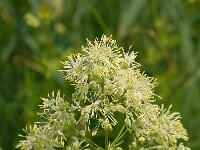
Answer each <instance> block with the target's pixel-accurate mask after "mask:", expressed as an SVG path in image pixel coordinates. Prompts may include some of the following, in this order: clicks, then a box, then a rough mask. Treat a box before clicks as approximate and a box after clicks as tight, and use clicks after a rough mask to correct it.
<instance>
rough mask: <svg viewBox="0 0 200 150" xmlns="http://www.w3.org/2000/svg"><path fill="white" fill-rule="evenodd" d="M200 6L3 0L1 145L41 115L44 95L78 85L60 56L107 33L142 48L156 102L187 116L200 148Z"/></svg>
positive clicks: (179, 0) (156, 0) (185, 0)
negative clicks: (65, 76)
mask: <svg viewBox="0 0 200 150" xmlns="http://www.w3.org/2000/svg"><path fill="white" fill-rule="evenodd" d="M199 8H200V2H199V0H168V1H164V0H152V1H147V0H131V1H130V0H125V1H120V0H109V1H104V2H102V1H98V0H79V1H77V0H66V1H64V0H56V1H54V0H48V1H46V0H41V1H35V0H28V1H27V0H21V1H14V0H1V1H0V10H1V13H0V29H1V32H0V41H1V42H0V43H1V44H0V49H1V50H0V68H1V74H0V122H1V124H0V147H2V148H3V149H4V150H7V149H8V150H9V149H13V147H14V146H15V145H16V144H17V141H18V140H19V138H18V136H17V133H18V132H19V131H20V130H21V128H22V127H23V126H24V124H26V125H27V126H29V124H32V123H33V122H34V121H36V120H39V118H38V117H37V116H36V115H35V113H34V112H36V111H38V110H37V109H38V108H37V106H38V104H41V101H40V99H38V97H40V96H44V95H45V94H46V93H50V91H51V90H56V89H61V91H65V95H66V96H65V98H66V99H71V97H70V95H71V94H72V93H73V88H71V86H69V85H68V84H65V85H63V83H64V82H63V80H62V78H60V76H59V75H58V73H57V71H56V70H57V69H58V68H59V69H60V68H61V65H60V63H59V61H60V60H63V58H64V57H65V56H66V55H68V54H69V53H70V52H72V53H75V52H76V50H75V49H78V47H80V46H81V45H82V44H83V42H84V41H85V39H84V38H85V37H88V38H89V39H94V37H99V36H100V35H102V34H103V33H105V34H108V35H110V34H112V35H113V37H114V38H115V39H117V41H118V42H119V45H121V46H123V47H124V48H125V49H128V48H129V46H130V45H132V44H133V47H134V49H137V51H138V52H139V54H140V55H139V56H138V57H137V59H138V61H139V62H142V64H143V65H142V66H141V69H142V70H146V73H147V74H148V75H149V76H154V77H157V78H158V80H159V86H158V87H157V88H156V89H155V90H156V91H155V93H159V95H160V96H161V97H162V98H163V100H158V103H164V104H165V106H169V104H172V105H173V108H172V109H173V111H179V112H180V113H181V115H182V116H183V119H182V122H183V124H184V127H185V128H186V129H187V130H188V135H189V139H190V140H189V147H191V148H192V149H194V150H195V149H196V150H198V149H199V148H200V133H199V125H200V120H199V116H200V111H199V110H200V109H199V107H200V104H199V103H200V101H199V98H200V93H199V89H200V83H199V82H200V79H199V77H200V75H199V63H200V62H199V61H200V60H199V59H198V58H199V57H200V53H199V48H200V40H199V33H200V32H199V24H200V16H199ZM31 18H33V20H34V19H35V20H36V22H38V23H36V25H35V26H31V24H30V20H31ZM37 24H38V25H37ZM165 100H167V101H165ZM116 128H118V126H116ZM99 139H100V137H99V138H95V140H96V141H97V142H99V143H100V144H101V140H99ZM126 140H128V139H126Z"/></svg>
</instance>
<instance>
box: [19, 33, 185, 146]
mask: <svg viewBox="0 0 200 150" xmlns="http://www.w3.org/2000/svg"><path fill="white" fill-rule="evenodd" d="M82 51H83V53H84V54H71V55H70V56H69V57H68V60H67V61H64V62H62V64H63V70H60V72H61V73H62V74H63V76H64V78H65V79H66V80H69V81H71V82H72V83H73V85H74V86H75V92H74V94H73V95H72V102H71V103H69V101H66V100H64V97H63V96H60V92H57V94H55V93H54V92H53V93H52V95H49V97H48V98H42V100H43V104H42V105H40V108H41V109H42V110H43V111H42V112H40V113H38V114H39V115H40V116H41V117H43V118H45V120H46V121H44V122H40V123H35V124H34V125H33V126H31V127H30V128H29V129H26V130H25V132H26V135H25V136H24V137H25V140H21V141H20V142H19V144H18V145H17V146H16V147H17V148H21V149H24V150H30V149H36V150H43V149H44V150H53V149H56V148H64V149H66V150H81V149H85V150H88V149H94V150H95V149H96V150H97V149H99V150H122V149H123V147H127V149H129V150H145V149H160V150H168V149H169V150H175V149H177V150H188V149H189V148H187V147H185V146H184V145H183V144H182V140H185V141H187V140H188V136H187V132H186V130H185V129H184V128H183V125H182V123H181V122H180V118H181V117H180V114H179V113H170V108H171V106H170V107H169V108H164V105H161V106H159V105H156V104H155V101H156V97H158V96H157V95H156V94H154V87H155V86H156V85H157V83H156V79H155V78H152V77H148V76H147V75H146V74H145V73H144V72H141V71H140V69H139V67H140V64H139V63H137V62H136V61H135V58H136V54H137V53H135V52H127V53H126V52H125V51H124V49H123V48H121V47H120V48H118V46H117V45H116V41H115V40H113V39H112V37H111V36H110V37H107V36H105V35H103V36H102V38H101V39H100V40H98V39H96V40H95V41H94V43H92V42H91V41H89V40H87V46H85V47H84V46H83V47H82ZM119 115H120V116H121V117H118V116H119ZM116 125H121V129H120V130H119V131H118V135H117V136H116V137H115V139H114V140H110V139H109V135H111V134H112V132H113V130H114V128H115V126H116ZM70 129H73V130H74V132H75V133H76V134H75V135H73V136H72V137H71V139H70V138H68V137H67V136H66V133H67V132H68V131H69V130H70ZM102 131H104V134H105V142H104V143H105V144H104V146H99V145H97V144H96V143H95V142H94V141H92V140H91V139H90V138H89V137H90V136H91V135H92V136H95V135H97V134H98V132H102ZM127 136H128V137H129V140H128V142H129V143H128V145H127V146H123V143H124V141H123V140H124V138H125V137H126V138H127ZM68 141H70V142H68ZM126 143H127V142H126Z"/></svg>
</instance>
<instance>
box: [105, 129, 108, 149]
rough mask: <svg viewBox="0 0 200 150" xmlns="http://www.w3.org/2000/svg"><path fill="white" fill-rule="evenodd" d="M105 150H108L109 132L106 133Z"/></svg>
mask: <svg viewBox="0 0 200 150" xmlns="http://www.w3.org/2000/svg"><path fill="white" fill-rule="evenodd" d="M105 150H108V130H106V131H105Z"/></svg>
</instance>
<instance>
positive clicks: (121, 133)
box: [111, 125, 127, 145]
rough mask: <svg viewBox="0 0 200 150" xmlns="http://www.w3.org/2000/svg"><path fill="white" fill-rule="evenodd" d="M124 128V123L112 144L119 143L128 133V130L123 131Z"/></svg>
mask: <svg viewBox="0 0 200 150" xmlns="http://www.w3.org/2000/svg"><path fill="white" fill-rule="evenodd" d="M124 128H125V125H123V127H122V128H121V130H120V131H119V133H118V135H117V137H116V138H115V140H114V141H113V142H112V144H111V145H115V143H117V142H118V141H119V140H120V139H121V138H122V137H123V136H124V135H125V134H126V132H127V130H126V131H125V132H123V130H124Z"/></svg>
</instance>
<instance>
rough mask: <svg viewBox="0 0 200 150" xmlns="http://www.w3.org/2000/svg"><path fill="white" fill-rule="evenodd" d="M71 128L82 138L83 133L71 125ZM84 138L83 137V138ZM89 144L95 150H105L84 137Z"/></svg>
mask: <svg viewBox="0 0 200 150" xmlns="http://www.w3.org/2000/svg"><path fill="white" fill-rule="evenodd" d="M71 127H72V128H73V129H74V130H75V131H76V133H78V134H79V135H80V136H81V133H80V132H79V131H78V130H77V129H76V128H75V127H74V126H72V125H71ZM81 137H82V136H81ZM82 138H83V139H84V140H85V141H86V142H87V143H88V144H90V146H91V147H93V148H94V149H97V148H98V149H100V150H103V148H102V147H100V146H99V145H97V144H96V143H94V142H92V141H91V140H90V139H88V138H87V137H82Z"/></svg>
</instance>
